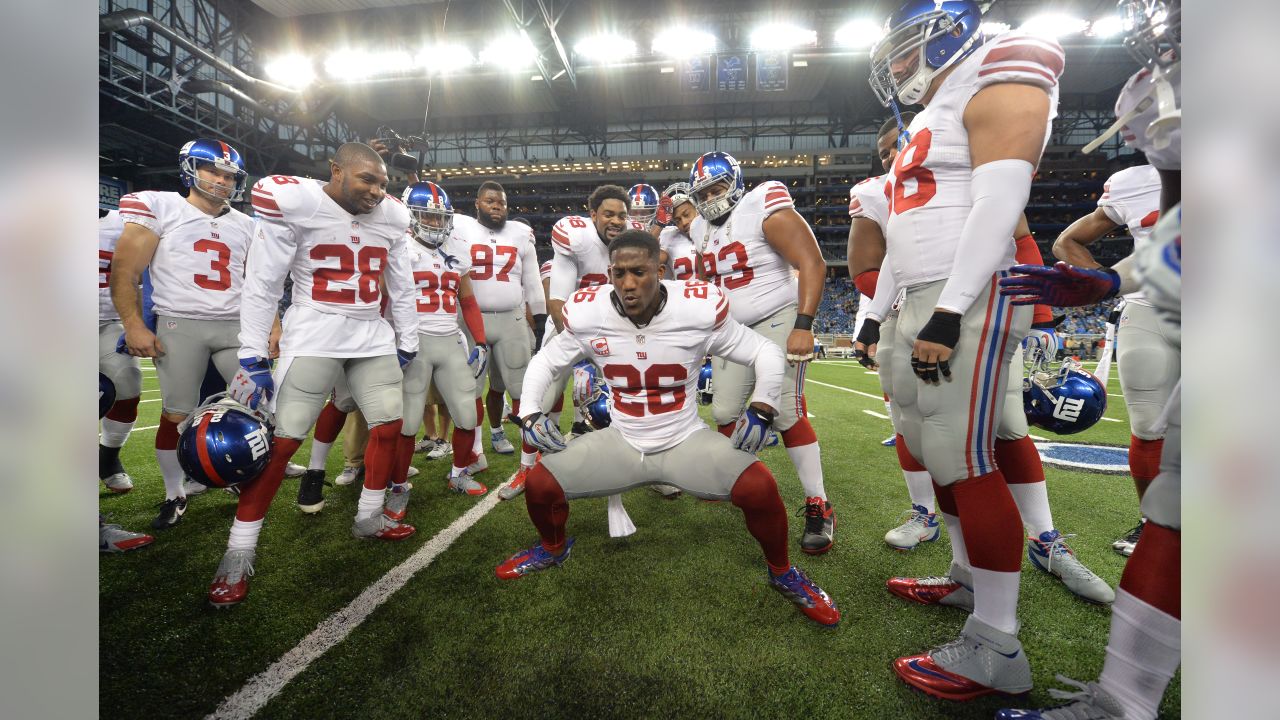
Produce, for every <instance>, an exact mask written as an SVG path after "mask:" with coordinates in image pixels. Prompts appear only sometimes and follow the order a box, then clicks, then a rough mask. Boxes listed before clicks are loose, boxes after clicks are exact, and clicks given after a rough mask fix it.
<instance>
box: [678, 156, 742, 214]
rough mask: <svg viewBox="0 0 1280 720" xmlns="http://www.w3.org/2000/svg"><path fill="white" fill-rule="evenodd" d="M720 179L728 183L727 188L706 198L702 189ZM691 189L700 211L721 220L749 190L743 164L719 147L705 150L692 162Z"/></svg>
mask: <svg viewBox="0 0 1280 720" xmlns="http://www.w3.org/2000/svg"><path fill="white" fill-rule="evenodd" d="M719 182H725V183H727V184H728V190H726V191H725V192H723V193H721V194H719V195H717V196H715V197H711V198H707V199H705V200H703V199H702V196H701V194H702V191H703V190H706V189H707V188H709V187H711V186H712V185H715V184H716V183H719ZM689 189H690V192H691V194H692V195H693V204H694V207H696V208H698V214H699V215H701V216H702V217H704V218H706V219H707V220H719V219H720V218H721V217H723V216H724V215H725V214H726V213H728V212H729V211H730V210H732V209H733V206H734V205H737V204H738V201H739V200H741V199H742V196H743V195H746V194H747V190H746V188H745V187H744V186H743V184H742V167H741V166H740V165H738V161H737V160H735V159H734V157H733V156H732V155H730V154H729V153H726V152H720V151H719V150H715V151H712V152H709V153H704V154H703V155H702V157H699V158H698V159H697V160H696V161H695V162H694V163H693V169H692V170H690V171H689Z"/></svg>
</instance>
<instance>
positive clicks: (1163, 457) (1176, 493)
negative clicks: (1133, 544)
mask: <svg viewBox="0 0 1280 720" xmlns="http://www.w3.org/2000/svg"><path fill="white" fill-rule="evenodd" d="M1168 404H1169V426H1168V428H1166V429H1165V432H1164V447H1163V449H1162V450H1161V451H1160V474H1159V475H1156V479H1155V480H1152V481H1151V485H1149V486H1148V487H1147V492H1146V493H1144V494H1143V496H1142V514H1143V515H1144V516H1145V517H1146V518H1147V519H1148V520H1150V521H1151V522H1153V523H1155V524H1157V525H1161V526H1163V527H1167V528H1171V529H1173V530H1181V529H1182V393H1181V392H1178V393H1177V394H1175V395H1171V396H1170V397H1169V400H1168Z"/></svg>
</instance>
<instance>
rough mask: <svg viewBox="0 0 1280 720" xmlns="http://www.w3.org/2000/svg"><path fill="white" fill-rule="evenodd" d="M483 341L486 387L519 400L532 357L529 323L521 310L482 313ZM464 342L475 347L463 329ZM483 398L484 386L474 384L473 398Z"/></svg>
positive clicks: (482, 384)
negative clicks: (486, 347)
mask: <svg viewBox="0 0 1280 720" xmlns="http://www.w3.org/2000/svg"><path fill="white" fill-rule="evenodd" d="M483 316H484V338H485V340H488V341H489V387H490V388H491V389H493V390H496V391H498V392H504V391H505V392H508V393H510V394H511V398H512V399H513V400H519V399H520V390H521V388H523V387H524V371H525V369H526V368H528V367H529V358H530V357H532V351H533V347H532V344H533V339H532V337H531V336H530V333H529V323H527V322H525V318H524V307H523V306H521V307H519V308H516V309H513V310H504V311H502V312H491V313H483ZM463 331H464V332H467V340H468V341H470V343H471V344H472V345H475V338H473V337H471V333H470V332H469V331H467V328H466V327H465V325H464V327H463ZM483 394H484V382H483V381H481V382H477V383H476V396H477V397H479V396H481V395H483Z"/></svg>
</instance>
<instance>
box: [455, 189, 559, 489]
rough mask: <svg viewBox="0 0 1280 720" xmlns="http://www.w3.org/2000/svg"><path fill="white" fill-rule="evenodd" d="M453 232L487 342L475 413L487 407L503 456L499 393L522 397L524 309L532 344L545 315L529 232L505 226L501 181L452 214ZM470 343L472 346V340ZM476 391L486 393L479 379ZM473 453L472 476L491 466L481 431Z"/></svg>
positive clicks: (506, 446)
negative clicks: (464, 250) (482, 398)
mask: <svg viewBox="0 0 1280 720" xmlns="http://www.w3.org/2000/svg"><path fill="white" fill-rule="evenodd" d="M453 233H454V235H455V236H457V238H458V239H459V241H461V242H462V243H463V244H465V245H466V246H468V247H469V248H470V264H471V287H472V289H473V291H474V292H475V296H476V301H477V302H478V303H479V304H480V310H481V312H482V313H483V316H484V327H485V337H486V338H487V339H488V341H489V360H490V362H489V393H488V396H487V397H486V402H485V403H484V404H483V405H480V406H478V411H477V412H478V414H480V415H481V416H483V413H484V410H485V408H486V407H487V409H488V410H489V442H490V444H491V445H492V447H493V449H494V451H495V452H499V453H502V454H507V453H510V452H513V451H514V448H512V447H510V441H508V440H507V437H506V435H505V434H504V433H503V431H502V417H503V416H502V395H503V392H507V393H510V394H511V399H512V401H513V402H516V401H519V400H520V398H521V396H522V393H523V391H522V388H523V386H524V373H525V368H526V367H528V365H529V358H530V356H531V352H530V348H529V327H530V326H529V323H528V322H527V320H526V318H525V308H526V307H528V309H529V312H530V313H532V315H533V333H534V337H535V338H537V340H536V341H535V345H536V344H538V343H539V342H541V338H542V329H543V326H544V321H545V320H546V312H547V309H546V302H545V300H544V299H543V296H542V284H541V283H540V282H539V280H538V255H537V252H536V251H535V250H534V242H533V230H532V229H530V228H529V226H528V225H525V224H523V223H518V222H507V193H506V190H504V189H503V187H502V185H500V184H499V183H497V182H494V181H492V180H486V181H485V182H483V183H481V184H480V189H479V190H477V191H476V216H475V217H474V218H471V217H467V216H465V215H457V216H455V217H454V226H453ZM471 340H472V343H473V344H474V340H475V338H472V339H471ZM476 390H477V392H479V391H482V390H484V382H483V380H482V381H481V382H480V383H478V384H477V388H476ZM526 450H527V452H525V453H523V454H522V455H521V458H522V460H521V462H524V460H528V462H529V463H530V464H532V463H533V451H532V450H528V449H526ZM474 452H475V454H476V459H475V462H474V463H473V464H472V466H471V472H472V473H479V472H482V471H484V470H485V469H486V468H488V467H489V461H488V460H487V459H486V458H485V456H484V448H483V447H482V445H481V440H480V434H479V433H477V434H476V438H475V444H474Z"/></svg>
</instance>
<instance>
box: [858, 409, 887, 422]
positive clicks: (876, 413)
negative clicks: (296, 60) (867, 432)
mask: <svg viewBox="0 0 1280 720" xmlns="http://www.w3.org/2000/svg"><path fill="white" fill-rule="evenodd" d="M862 412H864V413H866V414H868V415H870V416H871V417H878V418H880V419H881V420H888V419H889V416H888V415H885V414H884V413H878V412H876V411H875V410H863V411H862Z"/></svg>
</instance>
